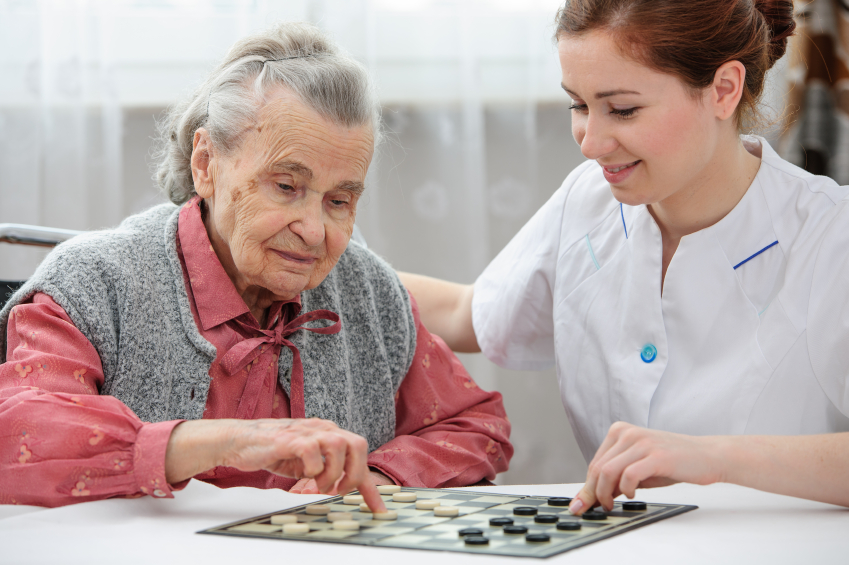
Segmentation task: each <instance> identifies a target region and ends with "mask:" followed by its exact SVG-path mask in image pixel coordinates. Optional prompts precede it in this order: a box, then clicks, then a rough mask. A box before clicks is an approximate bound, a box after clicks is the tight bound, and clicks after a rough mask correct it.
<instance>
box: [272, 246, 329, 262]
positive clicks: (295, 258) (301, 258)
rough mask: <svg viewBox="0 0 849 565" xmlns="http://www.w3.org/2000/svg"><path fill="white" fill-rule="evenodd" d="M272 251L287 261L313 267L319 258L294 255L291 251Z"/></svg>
mask: <svg viewBox="0 0 849 565" xmlns="http://www.w3.org/2000/svg"><path fill="white" fill-rule="evenodd" d="M272 251H274V252H275V253H277V254H278V255H279V256H281V257H283V258H284V259H286V260H287V261H292V262H294V263H300V264H302V265H312V264H313V263H315V262H316V260H317V259H318V257H315V256H314V255H301V254H300V253H293V252H291V251H279V250H277V249H272Z"/></svg>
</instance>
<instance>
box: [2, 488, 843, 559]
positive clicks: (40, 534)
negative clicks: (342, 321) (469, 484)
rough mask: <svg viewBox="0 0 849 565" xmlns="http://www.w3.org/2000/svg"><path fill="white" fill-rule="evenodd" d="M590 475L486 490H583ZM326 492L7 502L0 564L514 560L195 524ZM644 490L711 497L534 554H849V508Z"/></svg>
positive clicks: (740, 493)
mask: <svg viewBox="0 0 849 565" xmlns="http://www.w3.org/2000/svg"><path fill="white" fill-rule="evenodd" d="M579 487H580V485H532V486H527V485H526V486H516V485H513V486H497V487H484V488H480V489H475V490H482V491H488V492H501V493H506V494H526V495H544V496H573V495H574V494H575V493H576V492H577V491H578V489H579ZM320 498H323V497H321V496H307V495H296V494H289V493H286V492H281V491H264V490H258V489H252V488H234V489H226V490H221V489H218V488H216V487H213V486H211V485H208V484H206V483H202V482H200V481H192V482H191V483H189V486H188V487H187V488H186V489H185V490H184V491H182V492H178V493H176V498H175V499H173V500H155V499H152V498H139V499H135V500H123V499H119V500H104V501H101V502H88V503H84V504H77V505H73V506H66V507H63V508H55V509H36V508H33V507H26V508H21V507H11V506H0V563H4V564H5V563H49V564H51V565H53V564H56V563H63V564H65V563H67V564H71V563H85V564H91V563H110V564H116V563H120V564H124V563H145V564H149V563H156V564H166V563H180V564H192V563H202V564H204V565H215V564H219V563H220V564H226V565H240V564H242V563H247V564H250V565H256V564H261V563H274V564H280V563H285V564H296V563H320V564H322V565H324V564H327V563H333V562H336V563H340V564H343V565H348V564H355V563H368V564H369V565H374V564H376V563H387V564H394V563H399V564H403V565H417V564H419V563H421V564H427V565H433V564H434V563H435V562H436V560H438V563H439V565H451V564H454V563H457V564H459V563H463V564H465V563H482V562H491V563H500V564H504V565H506V564H507V563H508V562H509V563H513V562H515V561H516V558H505V557H495V556H479V555H468V554H463V553H449V552H433V551H417V550H401V549H392V548H372V547H361V546H350V545H341V544H329V543H307V542H289V541H278V540H264V539H249V538H237V537H227V536H212V535H197V534H196V533H195V532H197V531H198V530H202V529H205V528H209V527H212V526H217V525H220V524H224V523H227V522H232V521H235V520H239V519H243V518H248V517H250V516H255V515H259V514H265V513H268V512H274V511H277V510H281V509H284V508H289V507H292V506H297V505H300V504H305V503H307V502H312V501H315V500H319V499H320ZM638 498H639V499H640V500H646V501H649V502H666V503H675V504H695V505H698V506H699V507H700V508H699V509H698V510H694V511H692V512H688V513H686V514H683V515H681V516H676V517H673V518H670V519H668V520H664V521H662V522H658V523H655V524H651V525H649V526H646V527H644V528H640V529H638V530H634V531H631V532H628V533H625V534H622V535H620V536H616V537H614V538H610V539H607V540H604V541H601V542H598V543H595V544H592V545H589V546H586V547H583V548H580V549H576V550H573V551H570V552H567V553H563V554H560V555H558V556H555V557H552V558H549V559H546V560H539V559H530V558H529V559H524V560H522V559H519V560H518V561H521V562H524V563H538V564H543V563H587V562H592V561H593V560H596V559H599V560H603V561H602V562H604V563H622V564H626V563H627V564H628V565H637V564H641V563H646V564H649V563H650V564H652V565H657V564H661V563H687V564H690V563H712V564H713V563H768V564H770V565H776V564H780V563H794V564H795V563H816V564H817V565H821V564H823V563H841V564H846V563H849V510H847V509H844V508H840V507H836V506H830V505H827V504H820V503H817V502H808V501H804V500H799V499H795V498H789V497H785V496H778V495H773V494H766V493H762V492H758V491H754V490H750V489H745V488H742V487H736V486H733V485H712V486H708V487H698V486H693V485H675V486H672V487H667V488H663V489H655V490H645V491H641V492H640V493H639V494H638Z"/></svg>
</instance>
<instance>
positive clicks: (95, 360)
mask: <svg viewBox="0 0 849 565" xmlns="http://www.w3.org/2000/svg"><path fill="white" fill-rule="evenodd" d="M8 329H9V332H8V356H7V362H6V363H4V364H2V365H0V429H3V430H4V432H5V433H4V434H3V435H2V436H0V477H1V478H0V503H7V504H34V505H40V506H62V505H65V504H71V503H74V502H82V501H84V500H97V499H103V498H112V497H121V496H141V495H144V494H149V495H152V496H156V497H171V496H172V495H171V490H172V488H181V487H182V484H179V483H182V481H184V480H186V479H188V478H190V477H192V476H194V475H195V474H197V473H200V472H203V471H206V470H208V469H211V468H213V467H215V466H217V465H228V466H232V467H235V468H237V469H240V470H242V471H255V470H259V469H265V470H268V471H271V472H273V473H278V474H283V475H287V476H290V477H292V476H294V477H298V476H315V478H316V479H317V481H318V484H319V485H320V487H321V488H322V489H323V490H324V491H325V492H327V491H329V490H330V489H331V488H332V487H333V485H334V483H335V482H336V480H337V479H339V477H340V475H341V473H342V471H343V470H344V471H345V478H344V480H343V481H342V482H341V483H340V484H339V488H340V489H350V488H354V487H356V486H359V487H360V489H361V490H362V491H363V494H364V495H365V496H366V500H367V502H369V503H370V504H373V505H374V506H373V507H377V508H378V509H381V508H383V504H382V502H380V497H379V495H378V494H377V492H376V490H375V489H374V486H373V485H372V484H371V482H370V480H369V473H368V468H367V467H366V465H365V460H366V452H367V445H366V442H365V440H364V439H363V438H360V437H359V436H356V435H354V434H351V433H349V432H346V431H344V430H339V429H338V428H337V427H336V426H335V424H332V423H330V422H325V421H320V420H288V419H281V420H249V421H241V420H201V421H192V422H182V421H181V420H175V421H170V422H160V423H155V424H149V423H144V422H142V421H141V420H139V418H138V417H136V415H135V414H133V412H132V411H131V410H130V409H129V408H127V406H125V405H124V404H123V403H121V402H120V401H118V400H117V399H116V398H114V397H111V396H100V395H99V394H98V391H99V389H100V387H101V386H102V384H103V381H104V379H103V370H102V367H101V364H100V358H99V356H98V355H97V352H96V351H95V349H94V347H93V346H92V345H91V343H90V342H89V341H88V340H87V339H86V338H85V336H83V335H82V333H81V332H80V331H79V330H78V329H77V328H76V327H75V326H74V325H73V323H72V322H71V320H70V318H69V317H68V315H67V313H66V312H65V311H64V310H63V309H62V308H61V307H59V306H58V305H57V304H56V303H55V302H54V301H53V300H52V299H51V298H50V297H49V296H47V295H44V294H37V295H35V297H34V298H33V301H32V303H29V304H21V305H19V306H17V307H16V308H15V309H14V310H13V315H12V316H11V317H10V318H9V324H8ZM181 422H182V423H181ZM322 455H324V458H325V460H326V461H322ZM171 485H176V487H172V486H171Z"/></svg>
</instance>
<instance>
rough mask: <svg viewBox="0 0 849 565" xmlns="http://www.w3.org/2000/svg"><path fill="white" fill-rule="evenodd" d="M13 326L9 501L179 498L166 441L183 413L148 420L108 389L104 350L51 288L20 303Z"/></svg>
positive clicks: (7, 426) (2, 400)
mask: <svg viewBox="0 0 849 565" xmlns="http://www.w3.org/2000/svg"><path fill="white" fill-rule="evenodd" d="M7 328H8V332H7V355H6V363H3V364H2V365H0V429H2V430H3V432H4V433H3V434H0V503H2V504H31V505H38V506H51V507H54V506H63V505H66V504H72V503H75V502H82V501H87V500H99V499H104V498H113V497H134V496H143V495H145V494H148V495H151V496H154V497H160V498H165V497H169V498H170V497H172V496H173V495H172V494H171V490H172V488H171V487H170V486H169V485H168V483H167V482H166V481H165V449H166V448H167V445H168V439H169V437H170V436H171V431H172V430H173V429H174V427H175V426H176V425H177V424H179V423H180V422H181V421H182V420H174V421H169V422H160V423H156V424H148V423H144V422H142V421H141V420H139V418H138V417H136V415H135V414H134V413H133V412H132V411H131V410H130V409H129V408H128V407H127V406H126V405H124V404H123V403H121V402H120V401H119V400H118V399H116V398H114V397H112V396H100V395H99V390H100V387H101V386H102V385H103V380H104V377H103V368H102V365H101V363H100V358H99V357H98V355H97V352H96V350H95V349H94V347H93V346H92V345H91V343H90V342H89V341H88V340H87V339H86V338H85V336H84V335H83V334H82V333H81V332H80V331H79V330H78V329H77V328H76V327H75V326H74V324H73V323H72V322H71V320H70V318H69V317H68V315H67V313H66V312H65V311H64V310H63V309H62V308H61V307H60V306H59V305H58V304H56V302H54V301H53V299H52V298H51V297H50V296H48V295H46V294H43V293H39V294H36V295H34V296H33V297H32V299H31V301H30V302H28V303H24V304H20V305H18V306H16V307H15V308H14V309H13V310H12V312H11V315H10V316H9V321H8V325H7ZM182 486H184V484H181V485H179V488H182ZM175 488H177V487H175Z"/></svg>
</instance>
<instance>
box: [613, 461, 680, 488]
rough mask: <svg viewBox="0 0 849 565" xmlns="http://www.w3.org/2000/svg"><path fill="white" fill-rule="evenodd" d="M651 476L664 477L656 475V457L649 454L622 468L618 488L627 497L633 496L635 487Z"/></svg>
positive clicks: (651, 477)
mask: <svg viewBox="0 0 849 565" xmlns="http://www.w3.org/2000/svg"><path fill="white" fill-rule="evenodd" d="M653 478H658V479H666V477H658V465H657V458H656V457H652V456H651V455H649V456H648V457H643V458H641V459H639V460H637V461H634V462H633V463H631V464H630V465H628V467H627V468H626V469H624V470H623V472H622V476H621V477H620V479H619V489H620V490H621V491H622V493H623V494H624V495H625V496H627V497H628V498H634V494H635V491H636V490H637V488H639V487H640V486H641V485H642V484H643V483H646V482H648V481H649V480H650V479H653ZM667 480H668V479H667Z"/></svg>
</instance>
